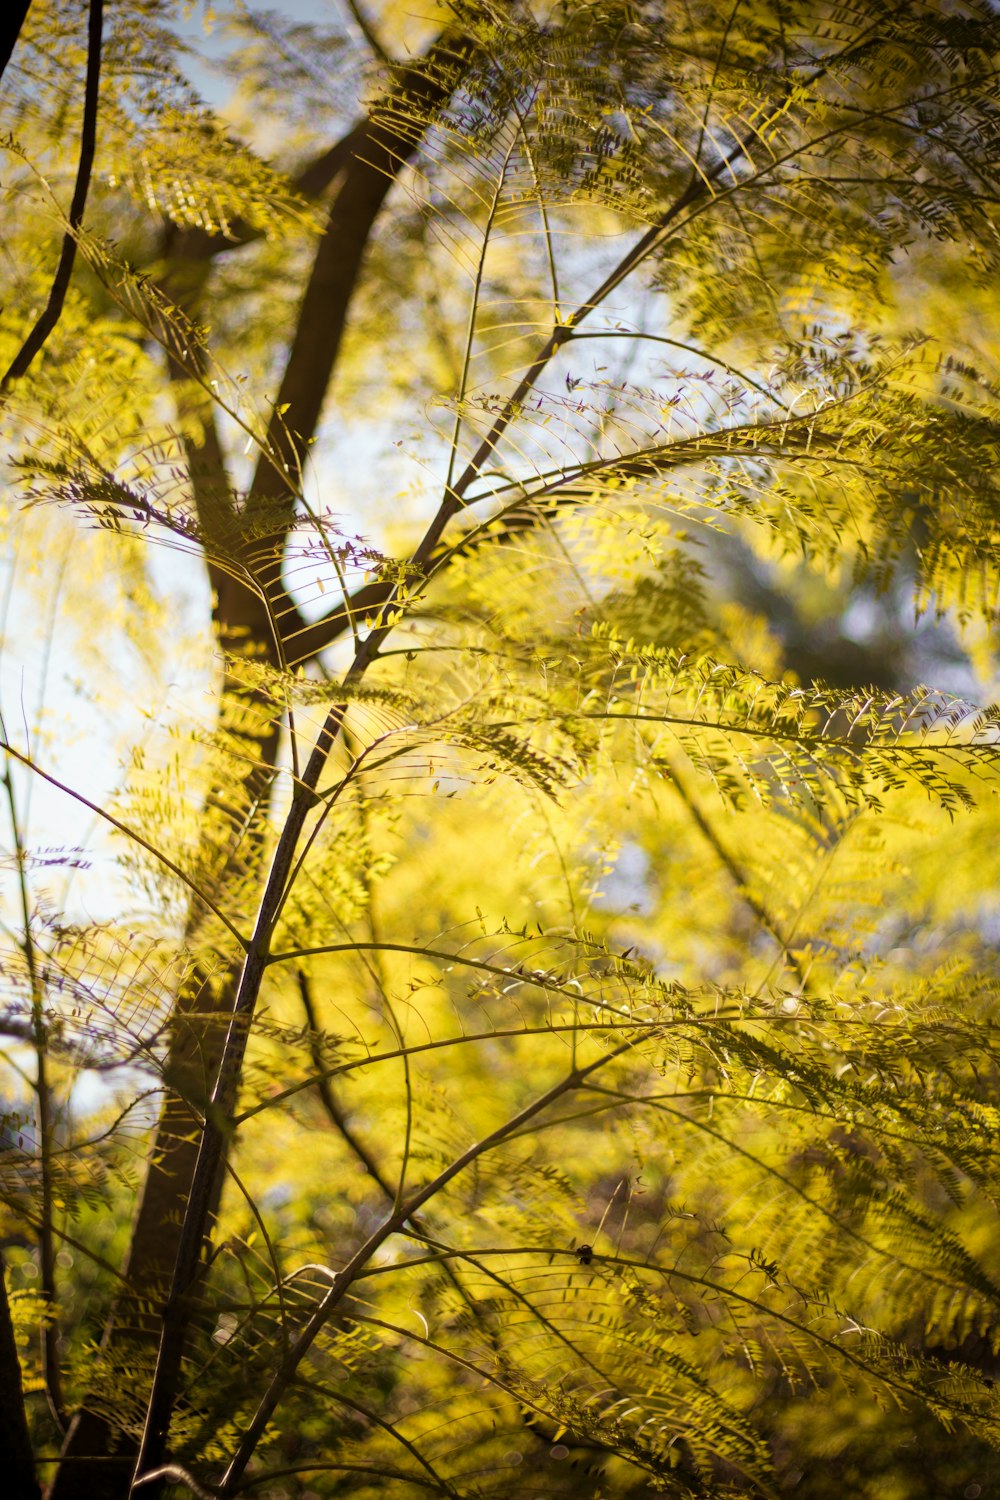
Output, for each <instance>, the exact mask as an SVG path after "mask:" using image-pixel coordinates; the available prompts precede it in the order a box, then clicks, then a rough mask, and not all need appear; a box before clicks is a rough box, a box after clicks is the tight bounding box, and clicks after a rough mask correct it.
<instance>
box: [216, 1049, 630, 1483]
mask: <svg viewBox="0 0 1000 1500" xmlns="http://www.w3.org/2000/svg"><path fill="white" fill-rule="evenodd" d="M634 1045H635V1044H634V1042H632V1041H631V1040H630V1041H627V1042H622V1043H620V1044H619V1045H618V1046H617V1047H615V1048H613V1049H612V1050H611V1051H610V1052H606V1053H604V1055H603V1056H601V1057H599V1058H597V1059H596V1060H595V1061H594V1062H592V1063H588V1064H587V1065H586V1066H585V1067H581V1068H575V1069H574V1070H573V1071H572V1072H571V1073H568V1074H566V1075H565V1077H563V1078H562V1079H560V1081H559V1082H558V1083H556V1084H554V1085H553V1086H552V1088H550V1089H547V1090H546V1091H545V1093H544V1094H541V1095H539V1097H538V1098H536V1099H534V1100H533V1101H532V1102H531V1103H530V1104H528V1105H526V1106H525V1108H524V1109H522V1110H521V1111H519V1113H518V1114H516V1115H514V1116H513V1117H512V1118H511V1119H510V1120H507V1121H505V1122H504V1124H503V1125H499V1126H498V1127H497V1128H496V1130H493V1131H491V1132H490V1133H489V1135H486V1136H484V1137H483V1138H482V1140H479V1141H477V1142H476V1143H475V1144H474V1145H472V1146H470V1147H469V1148H468V1150H467V1151H464V1152H463V1153H462V1154H461V1156H459V1157H457V1158H456V1159H455V1160H454V1161H453V1162H452V1163H451V1164H450V1165H449V1166H447V1167H445V1169H444V1170H443V1171H442V1172H439V1173H438V1175H437V1176H436V1177H434V1178H432V1179H431V1181H430V1182H428V1183H425V1185H424V1186H423V1187H422V1188H418V1190H417V1191H416V1192H415V1193H414V1194H413V1196H412V1197H411V1198H410V1199H409V1200H408V1201H407V1202H406V1203H403V1204H401V1205H400V1207H399V1208H398V1209H397V1210H396V1211H395V1212H394V1213H392V1214H391V1215H390V1216H389V1217H388V1218H387V1219H386V1220H385V1221H384V1222H383V1223H382V1224H380V1225H379V1227H378V1229H376V1230H375V1231H374V1233H373V1234H372V1235H370V1236H369V1238H368V1240H366V1242H365V1243H364V1244H363V1245H362V1246H360V1248H359V1249H358V1250H357V1251H356V1252H355V1254H354V1255H353V1256H352V1257H351V1260H350V1261H349V1262H348V1264H347V1265H346V1266H345V1267H344V1269H343V1270H342V1271H341V1272H340V1273H339V1274H338V1276H337V1277H336V1280H335V1282H334V1284H333V1286H331V1288H330V1290H329V1292H327V1294H326V1296H325V1297H324V1298H323V1299H322V1301H321V1302H320V1304H319V1306H318V1307H317V1308H316V1311H315V1312H314V1313H313V1315H312V1317H311V1318H310V1319H309V1321H308V1323H307V1324H306V1325H305V1327H304V1328H303V1329H302V1332H301V1333H300V1334H299V1336H298V1338H297V1339H296V1340H295V1343H294V1344H293V1346H292V1348H291V1350H290V1351H289V1354H288V1356H287V1358H286V1359H285V1360H284V1361H283V1362H282V1364H281V1366H280V1367H279V1369H278V1370H277V1371H276V1372H275V1374H274V1377H273V1378H272V1380H271V1383H270V1386H269V1387H268V1390H267V1391H266V1392H265V1394H264V1396H263V1397H262V1399H261V1402H260V1405H259V1406H258V1408H257V1410H256V1412H255V1413H254V1415H253V1417H252V1418H251V1420H250V1422H249V1423H248V1425H247V1429H246V1432H245V1433H244V1435H243V1438H242V1440H241V1442H240V1445H239V1448H238V1449H237V1451H236V1453H235V1454H234V1456H233V1459H232V1462H231V1463H230V1465H229V1467H228V1469H227V1470H226V1473H225V1475H224V1477H223V1480H222V1484H221V1487H220V1490H219V1493H220V1496H225V1495H231V1494H232V1493H233V1492H234V1490H235V1489H236V1488H237V1486H238V1484H239V1481H240V1479H241V1477H242V1475H243V1471H244V1470H245V1468H246V1466H247V1464H248V1463H249V1462H250V1460H251V1458H252V1457H253V1454H254V1452H255V1450H256V1448H257V1444H258V1443H259V1441H260V1439H261V1436H262V1434H263V1432H264V1429H265V1427H266V1426H267V1424H268V1422H269V1421H270V1419H271V1416H272V1414H273V1412H274V1410H275V1408H276V1407H277V1405H278V1402H279V1401H280V1400H281V1397H282V1396H283V1394H284V1392H285V1389H286V1388H287V1386H288V1384H289V1382H290V1381H291V1380H293V1379H294V1377H295V1372H296V1370H297V1369H298V1367H299V1365H300V1363H301V1362H302V1360H303V1359H304V1358H305V1356H306V1354H307V1353H308V1351H309V1349H310V1348H311V1347H312V1344H313V1342H314V1340H315V1338H316V1336H317V1335H318V1334H319V1332H320V1331H321V1329H322V1328H323V1327H324V1325H325V1324H326V1323H327V1322H328V1321H329V1319H330V1317H331V1315H332V1313H333V1312H334V1311H335V1309H336V1308H337V1307H338V1305H339V1304H340V1302H341V1301H342V1300H343V1298H344V1296H345V1295H346V1293H347V1291H348V1290H349V1288H350V1286H351V1285H352V1283H353V1281H354V1280H355V1277H356V1276H357V1274H358V1273H359V1272H360V1271H361V1270H362V1269H363V1268H364V1266H365V1265H366V1264H367V1263H368V1261H369V1260H370V1259H371V1257H372V1256H373V1255H374V1253H375V1252H376V1250H378V1249H379V1248H380V1247H381V1246H382V1245H383V1244H384V1243H385V1241H386V1240H387V1239H389V1238H391V1236H392V1235H394V1234H397V1233H398V1232H399V1230H400V1229H402V1228H403V1226H404V1225H405V1224H406V1222H407V1220H408V1219H412V1218H413V1215H414V1214H415V1213H417V1212H418V1211H419V1210H420V1209H421V1208H423V1206H424V1204H425V1203H427V1202H429V1201H430V1200H431V1199H432V1198H435V1197H437V1195H438V1194H439V1193H440V1192H442V1191H443V1189H444V1188H446V1187H447V1186H448V1184H449V1183H450V1182H451V1181H452V1180H453V1179H454V1178H455V1177H457V1176H458V1175H459V1174H460V1173H461V1172H463V1171H464V1170H465V1169H466V1167H468V1166H470V1165H471V1164H472V1163H473V1162H474V1161H477V1160H478V1159H479V1157H480V1156H482V1155H484V1154H485V1153H486V1152H487V1151H491V1150H492V1149H493V1148H494V1147H495V1146H497V1145H500V1144H501V1143H502V1142H503V1141H504V1140H506V1138H507V1136H508V1135H509V1134H510V1132H511V1131H513V1130H518V1129H520V1127H521V1126H522V1125H524V1124H526V1123H527V1121H528V1120H531V1119H534V1117H535V1116H536V1115H539V1114H541V1113H543V1112H544V1111H545V1110H546V1109H548V1107H549V1105H550V1104H554V1103H555V1101H556V1100H557V1099H561V1098H562V1097H563V1096H564V1095H565V1094H567V1093H571V1092H573V1091H575V1090H576V1089H578V1088H579V1087H580V1086H581V1085H582V1084H583V1082H584V1081H585V1080H586V1079H587V1078H589V1077H590V1076H591V1075H592V1074H593V1073H596V1072H597V1071H598V1070H599V1069H601V1068H604V1067H606V1066H607V1065H608V1063H610V1062H613V1061H615V1060H616V1059H618V1058H619V1057H622V1056H623V1055H624V1054H625V1053H626V1052H628V1051H630V1050H631V1049H632V1047H633V1046H634Z"/></svg>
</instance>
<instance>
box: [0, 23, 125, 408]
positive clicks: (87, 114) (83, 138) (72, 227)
mask: <svg viewBox="0 0 1000 1500" xmlns="http://www.w3.org/2000/svg"><path fill="white" fill-rule="evenodd" d="M103 20H104V0H90V12H89V17H88V21H87V82H86V85H85V87H84V95H83V125H82V128H81V131H80V159H79V162H78V164H77V169H76V186H75V187H74V189H73V201H72V202H71V204H70V209H69V222H68V225H67V229H66V233H65V234H64V235H63V242H62V251H61V252H60V255H59V264H58V265H57V266H56V273H55V276H54V277H53V279H52V287H51V290H50V292H49V300H48V302H47V303H46V305H45V310H44V311H43V313H42V314H41V317H40V318H39V319H38V321H37V323H36V324H35V326H34V328H33V329H32V330H31V332H30V333H29V334H28V337H27V338H26V339H25V341H24V343H23V344H22V345H21V348H20V349H19V350H18V352H17V354H15V356H14V358H13V359H12V360H11V362H10V366H9V368H8V370H7V373H6V374H5V375H4V377H3V380H2V381H0V392H3V391H6V390H7V389H8V387H9V386H10V384H11V382H12V381H14V380H18V379H19V378H20V377H21V376H22V375H23V374H25V372H26V371H27V369H28V367H29V365H30V364H31V362H32V360H33V359H34V358H35V355H36V354H37V353H38V352H39V350H40V349H41V347H42V345H43V344H44V343H45V340H46V339H47V338H48V336H49V334H50V333H51V332H52V330H53V328H55V326H56V324H57V323H58V321H59V317H60V314H61V313H62V310H63V303H64V302H65V300H66V292H67V290H68V288H69V279H70V277H71V276H72V274H73V262H74V261H75V260H76V235H77V231H78V230H79V228H80V225H81V224H82V223H83V211H84V209H85V208H86V206H87V193H88V192H89V190H90V174H91V170H92V168H93V165H94V149H95V146H96V144H97V100H98V88H99V84H100V76H101V30H102V25H103Z"/></svg>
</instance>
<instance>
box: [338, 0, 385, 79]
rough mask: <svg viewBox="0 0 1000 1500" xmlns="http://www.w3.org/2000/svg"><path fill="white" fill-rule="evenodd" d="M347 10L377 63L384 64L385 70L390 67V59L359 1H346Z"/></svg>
mask: <svg viewBox="0 0 1000 1500" xmlns="http://www.w3.org/2000/svg"><path fill="white" fill-rule="evenodd" d="M347 9H348V10H349V11H350V13H351V19H352V21H353V22H354V24H355V26H356V27H357V28H358V30H359V31H360V32H361V35H362V36H363V37H364V39H365V41H366V42H367V43H368V46H369V47H370V48H371V50H372V51H373V52H374V54H375V56H376V57H377V58H378V60H379V62H381V63H385V65H386V67H387V68H391V67H392V61H393V60H392V58H391V57H390V55H389V53H388V52H387V51H386V49H385V47H384V46H383V45H382V41H381V39H380V37H379V34H378V32H377V31H376V30H375V27H374V26H373V25H372V23H371V21H370V20H369V19H368V17H367V15H366V14H365V8H364V6H363V5H362V3H361V0H347Z"/></svg>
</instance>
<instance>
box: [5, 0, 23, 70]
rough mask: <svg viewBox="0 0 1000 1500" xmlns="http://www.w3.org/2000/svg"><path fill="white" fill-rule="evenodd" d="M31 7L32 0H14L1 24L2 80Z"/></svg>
mask: <svg viewBox="0 0 1000 1500" xmlns="http://www.w3.org/2000/svg"><path fill="white" fill-rule="evenodd" d="M30 7H31V0H13V3H12V4H11V8H10V10H9V11H8V13H7V18H6V20H5V21H3V22H2V23H0V78H2V77H3V75H4V73H5V72H6V70H7V64H8V63H9V62H10V59H11V54H12V53H13V51H14V48H15V47H16V46H17V39H18V37H19V36H20V35H21V28H22V27H23V25H24V23H25V21H26V20H27V17H28V11H29V9H30Z"/></svg>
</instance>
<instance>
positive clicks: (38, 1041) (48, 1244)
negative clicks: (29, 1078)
mask: <svg viewBox="0 0 1000 1500" xmlns="http://www.w3.org/2000/svg"><path fill="white" fill-rule="evenodd" d="M2 779H3V786H4V790H5V791H6V794H7V808H8V812H9V814H10V826H11V836H12V838H13V843H14V857H15V859H16V861H17V874H18V888H19V892H20V897H21V919H22V922H23V924H24V938H23V941H22V942H21V943H20V948H21V952H22V953H23V954H24V961H25V963H26V964H27V966H28V982H29V985H30V988H31V1033H32V1046H33V1047H34V1052H35V1069H36V1072H35V1080H34V1085H33V1087H34V1094H35V1112H36V1120H37V1124H38V1160H39V1169H40V1173H41V1211H42V1227H41V1229H40V1231H39V1235H38V1259H39V1271H40V1280H41V1293H42V1300H43V1302H44V1304H45V1318H44V1321H43V1323H42V1374H43V1377H44V1380H45V1394H46V1396H47V1397H48V1403H49V1409H50V1411H51V1413H52V1417H53V1420H54V1421H55V1423H56V1426H57V1427H58V1428H59V1431H60V1432H61V1433H64V1432H65V1431H66V1423H67V1416H66V1405H65V1401H64V1399H63V1389H62V1371H61V1367H60V1362H59V1341H60V1333H59V1321H58V1317H57V1315H56V1309H57V1307H58V1296H57V1287H56V1251H55V1241H54V1238H53V1234H52V1221H53V1206H54V1197H55V1194H54V1192H53V1187H52V1144H53V1142H52V1124H53V1122H52V1115H53V1110H52V1089H51V1086H50V1084H49V1078H48V1037H47V1031H46V1025H45V1012H44V1008H43V1003H42V1002H43V997H44V986H43V980H42V975H41V974H40V972H39V968H38V960H37V954H36V952H35V941H34V937H33V936H32V931H31V906H30V902H29V899H28V873H27V850H26V849H25V846H24V831H23V830H22V828H21V824H20V820H19V819H18V815H17V800H16V798H15V795H14V782H13V779H12V777H11V774H10V766H9V764H8V766H7V767H6V769H5V770H4V774H3V778H2Z"/></svg>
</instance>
